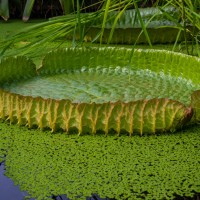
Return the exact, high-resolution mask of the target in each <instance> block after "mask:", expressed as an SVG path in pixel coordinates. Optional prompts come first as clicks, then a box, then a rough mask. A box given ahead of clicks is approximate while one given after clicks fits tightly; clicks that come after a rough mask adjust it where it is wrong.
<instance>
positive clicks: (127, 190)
mask: <svg viewBox="0 0 200 200" xmlns="http://www.w3.org/2000/svg"><path fill="white" fill-rule="evenodd" d="M199 132H200V128H198V127H190V129H189V130H183V131H182V132H179V133H176V134H162V135H158V136H144V137H140V136H133V137H127V136H125V135H121V136H120V137H116V136H115V135H113V136H112V135H109V137H105V136H104V135H101V134H99V135H94V136H91V135H84V136H81V137H78V136H77V135H73V134H72V135H66V134H65V133H62V132H59V133H56V134H55V133H54V134H52V133H51V132H49V131H46V132H42V131H39V130H35V129H31V130H28V129H27V128H26V127H18V126H17V125H9V124H5V123H0V145H1V146H0V156H1V159H3V156H4V155H6V175H7V176H8V177H10V178H12V179H13V180H14V182H15V184H18V185H20V189H21V190H27V191H28V193H29V194H30V195H31V196H32V197H34V198H36V199H38V200H40V199H41V200H44V199H49V198H50V197H51V196H52V195H59V194H66V195H67V196H68V197H69V198H70V199H71V200H74V199H84V200H85V199H86V197H87V196H91V194H94V193H96V194H99V195H100V196H101V198H105V197H109V198H115V199H119V200H123V199H130V200H132V199H144V198H145V199H173V197H174V195H175V194H177V195H180V196H193V194H194V193H195V192H200V179H199V177H200V143H199V141H200V134H199Z"/></svg>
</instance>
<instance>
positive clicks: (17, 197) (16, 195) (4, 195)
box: [0, 163, 34, 200]
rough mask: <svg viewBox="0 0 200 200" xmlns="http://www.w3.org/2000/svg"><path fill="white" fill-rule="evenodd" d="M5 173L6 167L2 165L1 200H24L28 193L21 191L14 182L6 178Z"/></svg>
mask: <svg viewBox="0 0 200 200" xmlns="http://www.w3.org/2000/svg"><path fill="white" fill-rule="evenodd" d="M4 173H5V165H4V163H0V199H2V200H23V199H24V198H25V197H26V196H27V195H28V194H27V192H22V191H20V189H19V186H16V185H14V183H13V181H12V180H11V179H10V178H8V177H6V176H5V175H4ZM31 200H34V199H31Z"/></svg>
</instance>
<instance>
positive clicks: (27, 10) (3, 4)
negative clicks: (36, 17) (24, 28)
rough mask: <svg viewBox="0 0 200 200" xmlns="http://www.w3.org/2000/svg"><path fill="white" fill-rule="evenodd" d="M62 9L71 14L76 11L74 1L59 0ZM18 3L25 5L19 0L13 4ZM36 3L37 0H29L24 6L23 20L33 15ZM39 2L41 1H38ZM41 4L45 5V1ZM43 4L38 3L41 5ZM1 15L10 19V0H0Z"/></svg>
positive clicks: (5, 18)
mask: <svg viewBox="0 0 200 200" xmlns="http://www.w3.org/2000/svg"><path fill="white" fill-rule="evenodd" d="M59 2H60V4H61V6H62V9H63V11H64V13H65V14H69V13H72V12H73V11H74V1H73V0H59ZM14 3H15V4H16V5H20V6H21V7H22V6H23V3H22V2H20V1H19V0H15V1H13V2H12V6H14V5H13V4H14ZM34 3H35V0H27V1H26V3H25V6H24V10H23V14H22V19H23V21H25V22H26V21H28V20H29V17H30V15H31V12H32V9H33V5H34ZM37 3H39V2H37ZM41 5H43V2H41ZM41 5H38V6H39V7H40V6H41ZM0 16H1V17H2V18H3V19H4V20H6V21H7V20H8V18H9V0H2V1H0Z"/></svg>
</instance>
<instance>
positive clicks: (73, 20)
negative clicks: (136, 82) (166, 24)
mask: <svg viewBox="0 0 200 200" xmlns="http://www.w3.org/2000/svg"><path fill="white" fill-rule="evenodd" d="M86 2H87V1H84V0H83V1H78V0H77V1H73V2H71V4H70V5H67V4H65V3H66V2H65V1H63V2H62V4H63V5H64V7H65V8H68V9H69V7H70V8H72V7H73V9H74V10H76V11H74V14H73V15H65V16H58V17H56V18H54V19H52V20H50V21H48V22H44V23H41V24H38V25H36V26H33V27H31V28H28V29H26V30H23V32H20V33H17V34H15V35H14V36H12V37H10V38H7V40H6V41H3V42H1V43H0V49H3V51H2V52H1V54H2V55H3V53H4V52H5V50H7V49H9V48H10V46H11V44H14V43H16V42H19V41H24V40H25V41H27V40H28V39H30V38H31V41H32V42H31V43H28V44H27V45H26V46H24V47H23V48H21V49H18V52H17V53H20V54H21V53H22V54H27V53H29V55H30V56H34V55H33V54H34V52H36V50H35V49H36V48H37V52H38V53H39V52H40V51H41V50H42V49H43V48H44V45H45V44H46V43H48V42H52V41H56V40H58V39H59V38H65V39H66V36H67V35H69V34H71V35H72V45H73V46H76V45H78V44H83V39H84V36H85V35H86V34H87V31H88V30H89V29H88V27H89V26H92V24H93V22H94V21H96V20H98V19H100V20H99V25H100V26H101V27H102V28H101V31H100V32H99V34H97V37H100V41H102V37H103V33H104V29H105V25H106V22H107V21H108V20H109V13H111V12H113V11H117V13H116V15H115V19H114V23H113V26H112V30H111V33H110V36H109V39H108V43H109V42H110V41H111V39H112V36H113V32H114V30H115V25H116V23H117V21H118V20H119V19H120V17H121V16H122V14H123V12H124V11H125V10H127V9H132V8H135V9H136V12H137V17H138V19H139V21H140V24H141V27H142V31H141V34H142V33H144V34H145V36H146V38H147V41H148V43H149V45H150V46H151V45H152V44H151V40H150V38H149V35H148V30H147V26H148V24H149V23H150V21H149V22H146V23H144V21H143V19H142V17H141V14H140V12H141V11H140V9H139V8H140V7H145V6H148V5H151V6H153V7H157V8H159V10H160V12H162V13H163V15H165V16H166V17H167V18H168V19H169V20H171V21H174V22H175V23H176V27H173V28H176V29H178V30H179V32H178V34H177V40H176V42H175V43H174V48H173V49H172V50H174V49H175V48H177V46H178V45H180V48H186V49H187V53H188V54H194V49H196V50H198V46H199V31H200V14H199V8H200V5H199V4H200V2H199V1H198V0H195V1H191V0H182V1H172V0H165V1H160V0H155V1H153V0H151V1H148V0H146V1H141V0H131V1H129V0H113V1H110V0H99V1H92V2H91V3H92V4H91V5H90V4H88V3H86ZM167 6H173V7H175V8H176V9H177V11H178V12H179V21H178V22H177V21H175V19H173V17H171V16H170V15H169V14H167V12H165V8H166V7H167ZM90 8H92V11H94V10H95V12H91V13H88V14H87V15H85V14H84V12H85V11H87V10H89V9H90ZM94 8H96V9H94ZM67 12H69V11H67ZM154 17H156V15H155V16H153V17H152V19H151V20H153V18H154ZM88 24H89V26H88ZM182 32H184V35H185V41H184V42H182V43H181V44H178V41H179V37H180V34H181V33H182ZM77 34H79V35H80V37H79V40H80V41H79V42H78V43H77V42H76V41H75V39H77V38H76V35H77ZM141 34H139V36H138V37H140V35H141ZM188 35H190V36H191V37H192V40H191V41H188V39H187V38H188ZM62 43H63V41H62ZM15 53H16V52H15ZM197 53H198V54H199V55H200V53H199V52H197ZM9 55H12V53H11V54H9ZM4 56H5V54H4Z"/></svg>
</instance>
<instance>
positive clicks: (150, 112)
mask: <svg viewBox="0 0 200 200" xmlns="http://www.w3.org/2000/svg"><path fill="white" fill-rule="evenodd" d="M131 51H132V50H131V49H125V48H100V49H99V48H77V49H74V48H69V49H60V50H57V51H53V52H50V53H48V54H47V55H46V56H45V58H44V59H43V62H42V66H41V67H40V68H39V69H37V70H36V66H35V65H34V63H33V62H32V61H31V60H29V59H27V58H26V57H11V58H7V59H5V60H2V61H1V64H0V68H1V75H0V85H1V86H0V87H1V90H0V105H1V106H0V117H1V118H3V119H7V120H9V121H10V122H11V123H18V124H20V125H27V126H29V127H33V126H38V127H39V128H41V129H43V128H50V129H51V130H52V131H56V130H57V129H63V130H65V131H67V132H68V133H69V132H74V131H77V132H78V133H79V134H82V133H93V134H94V133H96V132H97V131H103V132H105V133H106V134H107V133H109V131H110V130H114V131H115V132H116V133H117V134H120V133H121V132H122V131H123V132H124V131H125V132H128V133H129V134H132V133H140V134H143V133H156V132H166V131H171V132H173V131H175V130H176V129H179V128H181V127H182V126H184V125H185V124H187V123H188V122H189V121H190V122H191V123H193V122H196V121H198V118H199V117H198V115H199V114H198V112H199V111H198V105H199V101H198V91H197V90H198V88H199V77H198V76H199V73H200V68H199V66H200V61H199V59H197V58H194V57H191V56H186V55H182V54H178V53H172V52H168V51H160V50H148V51H146V50H136V51H135V52H134V53H133V56H131V55H132V53H131ZM195 91H196V92H195ZM191 95H192V96H193V98H192V99H193V100H192V102H191V100H190V99H191ZM196 96H197V97H196ZM191 118H192V120H191Z"/></svg>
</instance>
